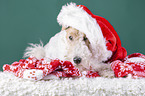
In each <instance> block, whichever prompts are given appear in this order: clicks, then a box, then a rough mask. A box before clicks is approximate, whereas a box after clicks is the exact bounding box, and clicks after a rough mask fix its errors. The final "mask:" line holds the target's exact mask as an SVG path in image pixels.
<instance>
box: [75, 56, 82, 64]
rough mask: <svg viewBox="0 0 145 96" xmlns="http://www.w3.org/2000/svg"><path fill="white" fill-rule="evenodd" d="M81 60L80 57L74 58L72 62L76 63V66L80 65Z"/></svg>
mask: <svg viewBox="0 0 145 96" xmlns="http://www.w3.org/2000/svg"><path fill="white" fill-rule="evenodd" d="M81 60H82V58H80V57H78V56H76V57H74V58H73V61H74V63H76V64H80V63H81Z"/></svg>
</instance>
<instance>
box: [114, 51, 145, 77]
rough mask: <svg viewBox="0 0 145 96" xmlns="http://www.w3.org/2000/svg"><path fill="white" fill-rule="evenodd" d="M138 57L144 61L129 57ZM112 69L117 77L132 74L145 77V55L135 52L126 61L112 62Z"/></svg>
mask: <svg viewBox="0 0 145 96" xmlns="http://www.w3.org/2000/svg"><path fill="white" fill-rule="evenodd" d="M134 57H138V58H140V59H142V60H143V61H141V60H140V61H130V60H129V59H134ZM111 67H112V70H113V71H114V73H115V76H116V77H125V76H127V75H128V74H131V76H132V77H133V78H137V77H145V55H143V54H140V53H134V54H131V55H128V56H127V57H126V58H125V59H124V61H120V60H116V61H114V62H112V63H111Z"/></svg>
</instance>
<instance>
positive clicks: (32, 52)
mask: <svg viewBox="0 0 145 96" xmlns="http://www.w3.org/2000/svg"><path fill="white" fill-rule="evenodd" d="M69 36H72V37H73V40H69ZM85 36H86V35H85V34H84V33H83V32H80V31H79V30H77V29H75V28H72V27H71V28H69V29H65V27H63V28H62V30H61V32H59V33H57V34H56V35H55V36H54V37H52V38H51V39H50V41H49V42H48V43H47V44H46V45H45V46H44V47H43V44H42V43H41V44H31V45H32V46H31V47H28V48H27V49H26V52H25V54H24V57H28V56H35V57H36V58H37V59H41V58H47V60H48V61H49V60H50V59H57V58H58V59H60V60H68V61H71V62H72V63H73V64H74V66H76V67H77V68H78V69H79V70H80V71H87V70H92V71H98V72H99V75H101V76H103V77H113V76H114V73H113V71H111V67H110V64H106V63H103V62H102V60H103V59H102V58H101V56H100V57H99V56H98V57H97V58H96V55H94V53H93V51H92V48H91V46H90V41H89V40H86V41H84V40H83V38H84V37H85ZM100 52H101V50H100ZM75 56H79V57H81V58H82V61H81V63H80V64H75V63H74V61H73V58H74V57H75Z"/></svg>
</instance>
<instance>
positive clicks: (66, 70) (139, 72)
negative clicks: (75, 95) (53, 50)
mask: <svg viewBox="0 0 145 96" xmlns="http://www.w3.org/2000/svg"><path fill="white" fill-rule="evenodd" d="M111 68H112V70H113V71H114V74H115V76H116V77H126V76H128V74H130V75H131V76H132V77H133V78H137V77H145V55H143V54H140V53H134V54H131V55H129V56H127V57H126V58H125V59H124V60H123V61H121V60H116V61H113V62H112V63H111ZM3 70H4V71H7V72H12V73H13V74H14V75H15V76H17V77H20V78H25V79H30V80H41V79H43V78H44V77H45V76H47V75H48V76H49V75H50V74H52V75H55V76H57V77H81V76H86V77H88V78H91V77H100V76H99V74H98V72H92V71H87V72H86V74H82V73H81V72H80V71H79V69H77V68H76V67H74V66H73V64H72V63H71V62H69V61H61V60H58V59H56V60H52V61H51V62H47V61H46V60H45V59H41V60H38V59H36V58H35V57H29V58H27V59H21V60H20V61H19V62H14V63H12V64H11V65H8V64H5V65H4V66H3Z"/></svg>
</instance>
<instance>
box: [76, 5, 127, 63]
mask: <svg viewBox="0 0 145 96" xmlns="http://www.w3.org/2000/svg"><path fill="white" fill-rule="evenodd" d="M78 6H80V7H82V8H83V9H84V10H85V11H86V12H87V13H88V14H89V15H90V16H92V18H94V19H96V22H97V23H98V24H99V26H100V28H101V30H102V33H103V36H104V38H105V39H106V41H107V43H106V46H107V49H108V50H110V51H112V52H113V54H112V57H111V58H110V59H109V60H108V61H106V62H112V61H114V60H122V59H124V58H125V57H126V55H127V51H126V49H125V48H123V47H122V46H121V41H120V38H119V36H118V34H117V32H116V31H115V29H114V28H113V26H112V25H111V24H110V23H109V22H108V21H107V20H106V19H105V18H103V17H100V16H97V15H94V14H92V12H91V11H90V10H89V9H88V8H87V7H86V6H84V5H78Z"/></svg>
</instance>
